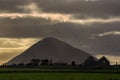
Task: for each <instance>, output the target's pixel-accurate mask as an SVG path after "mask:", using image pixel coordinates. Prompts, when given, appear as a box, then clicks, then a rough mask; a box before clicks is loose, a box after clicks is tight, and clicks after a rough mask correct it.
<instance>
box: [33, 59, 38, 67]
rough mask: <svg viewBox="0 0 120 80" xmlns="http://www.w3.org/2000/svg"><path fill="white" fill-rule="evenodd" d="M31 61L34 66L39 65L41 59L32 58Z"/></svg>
mask: <svg viewBox="0 0 120 80" xmlns="http://www.w3.org/2000/svg"><path fill="white" fill-rule="evenodd" d="M31 63H32V65H33V66H38V65H39V64H40V59H32V60H31Z"/></svg>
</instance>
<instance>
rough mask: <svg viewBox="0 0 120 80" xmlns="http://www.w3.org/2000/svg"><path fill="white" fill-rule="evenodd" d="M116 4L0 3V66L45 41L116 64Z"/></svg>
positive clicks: (72, 0) (112, 0)
mask: <svg viewBox="0 0 120 80" xmlns="http://www.w3.org/2000/svg"><path fill="white" fill-rule="evenodd" d="M119 8H120V0H0V64H3V63H5V62H7V61H8V60H10V59H12V58H13V57H15V56H16V55H18V54H21V53H22V52H23V51H25V50H26V49H27V48H29V47H30V46H31V45H33V44H34V43H36V42H37V41H39V40H42V39H43V38H45V37H56V38H58V39H60V40H62V41H64V42H66V43H68V44H70V45H72V46H74V47H76V48H79V49H82V50H84V51H86V52H88V53H90V54H92V55H94V56H96V57H97V58H100V57H101V56H106V57H107V58H108V59H109V60H110V61H111V63H112V64H115V63H116V62H118V63H119V64H120V44H119V42H120V10H119Z"/></svg>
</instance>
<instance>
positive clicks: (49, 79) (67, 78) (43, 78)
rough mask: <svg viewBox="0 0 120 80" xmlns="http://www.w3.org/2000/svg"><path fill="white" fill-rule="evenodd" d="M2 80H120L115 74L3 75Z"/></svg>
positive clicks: (0, 79) (0, 75)
mask: <svg viewBox="0 0 120 80" xmlns="http://www.w3.org/2000/svg"><path fill="white" fill-rule="evenodd" d="M0 80H120V74H115V73H52V72H51V73H1V74H0Z"/></svg>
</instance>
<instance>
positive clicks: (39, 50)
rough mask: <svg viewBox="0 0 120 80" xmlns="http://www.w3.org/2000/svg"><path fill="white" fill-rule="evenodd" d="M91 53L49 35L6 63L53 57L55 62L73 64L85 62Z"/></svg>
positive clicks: (27, 61)
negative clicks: (73, 62)
mask: <svg viewBox="0 0 120 80" xmlns="http://www.w3.org/2000/svg"><path fill="white" fill-rule="evenodd" d="M89 56H92V55H90V54H89V53H87V52H84V51H82V50H79V49H77V48H74V47H72V46H71V45H69V44H67V43H65V42H63V41H60V40H58V39H56V38H53V37H47V38H44V39H43V40H41V41H39V42H37V43H35V44H34V45H33V46H31V47H30V48H29V49H27V50H26V51H24V52H23V53H21V54H20V55H18V56H16V57H14V58H13V59H11V60H10V61H8V62H7V63H6V65H11V64H19V63H21V62H22V63H29V62H30V60H31V59H52V60H53V62H60V61H62V62H67V63H68V64H71V62H72V61H75V62H76V63H77V64H81V63H83V62H84V61H85V60H86V59H87V58H88V57H89Z"/></svg>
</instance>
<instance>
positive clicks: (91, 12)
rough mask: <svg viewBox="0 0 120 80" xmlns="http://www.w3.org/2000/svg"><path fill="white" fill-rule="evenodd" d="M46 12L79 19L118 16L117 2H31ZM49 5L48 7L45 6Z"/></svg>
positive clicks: (111, 0) (64, 0)
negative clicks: (74, 16) (72, 15)
mask: <svg viewBox="0 0 120 80" xmlns="http://www.w3.org/2000/svg"><path fill="white" fill-rule="evenodd" d="M33 1H34V2H36V3H37V4H38V5H39V7H41V8H42V9H43V10H44V11H47V12H59V13H71V14H76V15H77V17H79V18H84V17H103V18H107V17H109V16H120V10H119V7H120V1H118V0H96V1H85V0H44V1H43V0H33ZM46 4H49V5H46Z"/></svg>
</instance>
